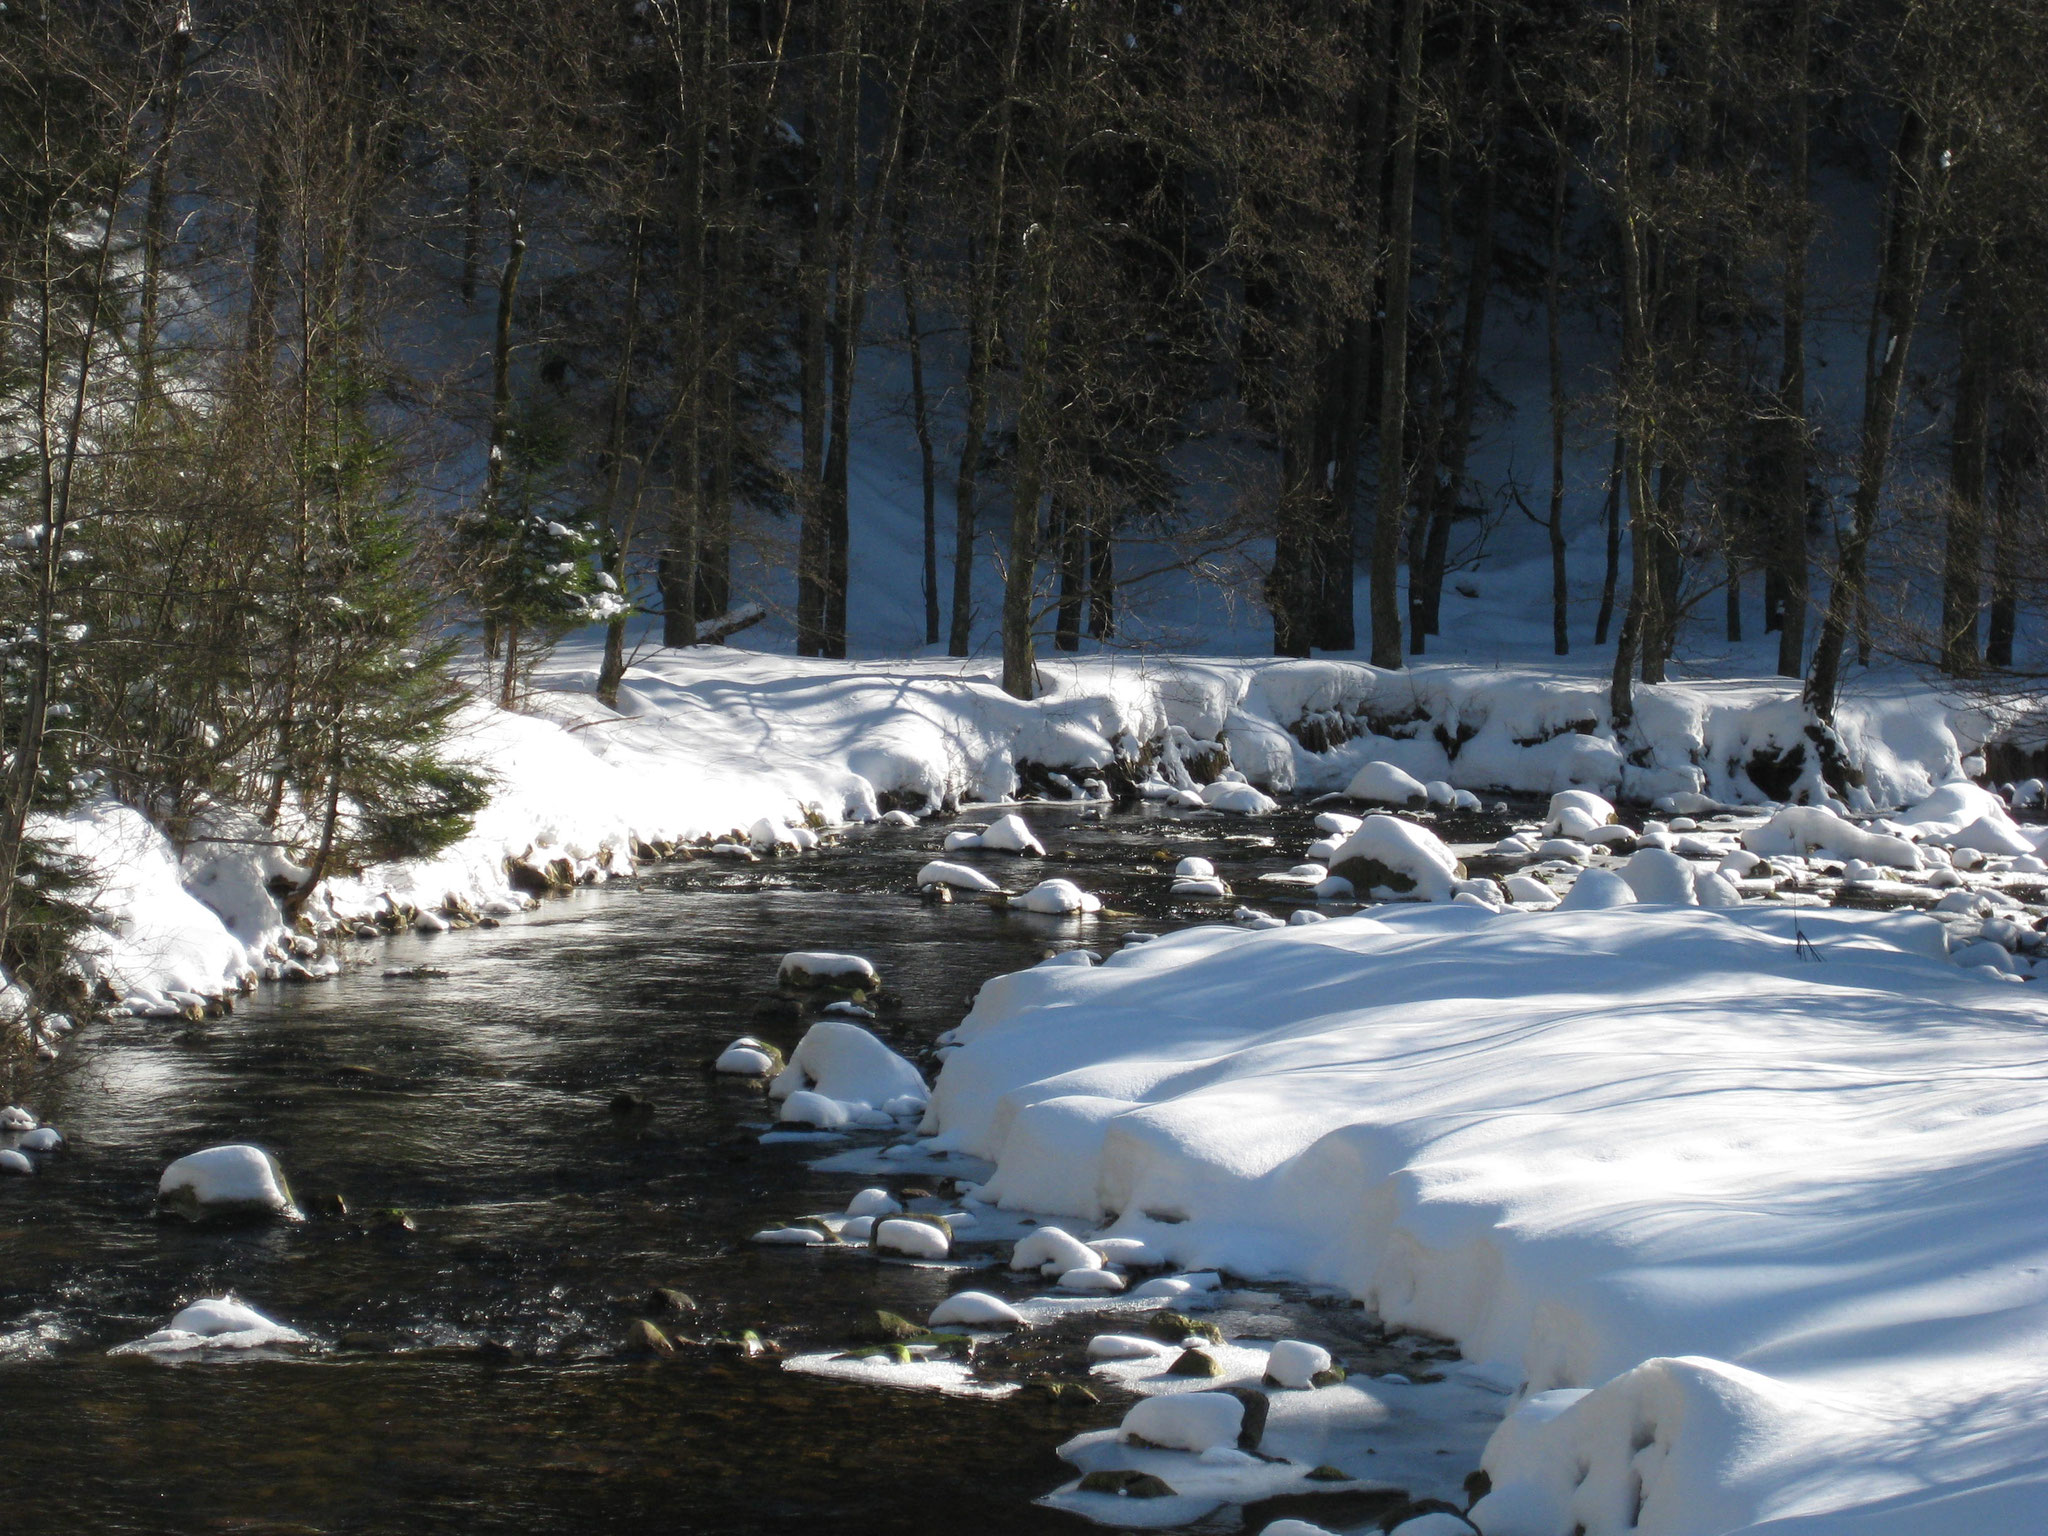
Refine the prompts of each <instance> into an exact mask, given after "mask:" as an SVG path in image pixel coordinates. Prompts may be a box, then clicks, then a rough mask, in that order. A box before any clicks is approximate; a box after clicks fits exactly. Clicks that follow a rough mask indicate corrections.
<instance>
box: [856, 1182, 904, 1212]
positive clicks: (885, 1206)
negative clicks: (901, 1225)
mask: <svg viewBox="0 0 2048 1536" xmlns="http://www.w3.org/2000/svg"><path fill="white" fill-rule="evenodd" d="M902 1209H903V1203H902V1202H901V1201H900V1200H898V1199H897V1198H896V1197H895V1196H894V1195H892V1194H890V1193H889V1191H887V1190H886V1189H864V1190H862V1191H861V1192H860V1193H859V1194H857V1195H855V1196H854V1197H853V1198H852V1199H851V1200H849V1201H847V1202H846V1214H847V1215H849V1216H894V1215H895V1214H896V1213H897V1212H898V1211H900V1210H902Z"/></svg>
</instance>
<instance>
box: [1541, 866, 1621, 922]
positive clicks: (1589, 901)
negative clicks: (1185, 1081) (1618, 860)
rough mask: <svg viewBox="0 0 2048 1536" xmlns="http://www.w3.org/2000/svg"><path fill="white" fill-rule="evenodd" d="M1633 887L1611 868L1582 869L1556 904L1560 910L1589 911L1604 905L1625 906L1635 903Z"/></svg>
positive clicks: (1604, 906)
mask: <svg viewBox="0 0 2048 1536" xmlns="http://www.w3.org/2000/svg"><path fill="white" fill-rule="evenodd" d="M1635 899H1636V893H1635V888H1634V887H1633V886H1631V885H1630V884H1629V883H1628V882H1627V881H1626V880H1624V879H1622V878H1621V876H1619V875H1617V874H1616V873H1615V872H1614V871H1613V870H1611V869H1588V870H1582V871H1581V872H1580V874H1579V878H1578V879H1577V880H1575V881H1574V882H1573V883H1572V888H1571V889H1570V890H1569V891H1567V892H1565V896H1564V900H1562V901H1560V902H1559V903H1558V904H1557V910H1558V911H1560V912H1590V911H1595V910H1599V909H1601V908H1606V907H1626V906H1632V905H1633V904H1634V903H1635Z"/></svg>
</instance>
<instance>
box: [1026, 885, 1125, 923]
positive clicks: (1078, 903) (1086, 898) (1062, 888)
mask: <svg viewBox="0 0 2048 1536" xmlns="http://www.w3.org/2000/svg"><path fill="white" fill-rule="evenodd" d="M1010 902H1011V905H1013V906H1017V907H1021V908H1023V909H1024V910H1025V911H1026V912H1038V913H1042V914H1044V915H1046V916H1048V917H1067V916H1074V917H1081V916H1086V915H1087V914H1089V913H1091V912H1100V911H1101V910H1102V898H1101V897H1100V896H1097V895H1095V894H1094V893H1093V892H1091V891H1084V890H1082V889H1081V887H1079V886H1078V885H1076V884H1074V882H1073V881H1071V880H1041V881H1039V882H1038V884H1036V885H1034V886H1033V887H1032V888H1031V889H1030V890H1028V891H1026V892H1025V893H1024V894H1023V895H1022V896H1013V897H1011V898H1010Z"/></svg>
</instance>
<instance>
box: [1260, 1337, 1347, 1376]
mask: <svg viewBox="0 0 2048 1536" xmlns="http://www.w3.org/2000/svg"><path fill="white" fill-rule="evenodd" d="M1333 1363H1334V1362H1333V1361H1332V1360H1331V1359H1330V1352H1329V1351H1328V1350H1327V1349H1324V1348H1323V1347H1322V1345H1320V1344H1310V1343H1306V1342H1305V1341H1303V1340H1301V1339H1280V1340H1278V1341H1276V1342H1275V1343H1274V1345H1273V1348H1272V1351H1271V1353H1269V1354H1268V1355H1267V1356H1266V1375H1267V1377H1268V1378H1269V1379H1271V1380H1272V1381H1274V1382H1275V1383H1277V1384H1278V1385H1280V1386H1283V1387H1296V1388H1307V1387H1313V1386H1314V1385H1315V1381H1314V1379H1313V1378H1314V1376H1315V1374H1316V1372H1318V1371H1327V1370H1328V1369H1329V1368H1330V1366H1331V1365H1332V1364H1333Z"/></svg>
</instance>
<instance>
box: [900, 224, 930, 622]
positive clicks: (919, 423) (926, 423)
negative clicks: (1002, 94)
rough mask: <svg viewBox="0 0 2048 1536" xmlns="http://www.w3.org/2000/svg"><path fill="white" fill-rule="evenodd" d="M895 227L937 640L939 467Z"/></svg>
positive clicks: (919, 339) (911, 295)
mask: <svg viewBox="0 0 2048 1536" xmlns="http://www.w3.org/2000/svg"><path fill="white" fill-rule="evenodd" d="M907 245H908V242H907V241H906V240H905V239H904V238H903V233H902V230H901V228H900V227H899V229H898V231H897V236H896V262H897V265H898V266H899V267H901V268H902V271H903V329H904V335H905V339H906V340H908V341H909V343H910V417H911V426H912V428H913V429H914V430H915V432H916V434H917V465H918V470H919V475H920V480H919V484H920V487H921V488H922V490H923V492H924V643H925V644H926V645H937V644H938V643H939V514H938V493H939V470H938V455H937V454H936V453H935V452H934V451H933V449H932V418H931V404H930V401H929V400H928V399H927V398H926V395H925V388H924V333H923V330H922V328H921V327H920V326H919V324H918V319H917V273H916V271H915V270H914V269H913V268H912V266H911V264H910V253H909V250H908V248H907Z"/></svg>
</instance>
